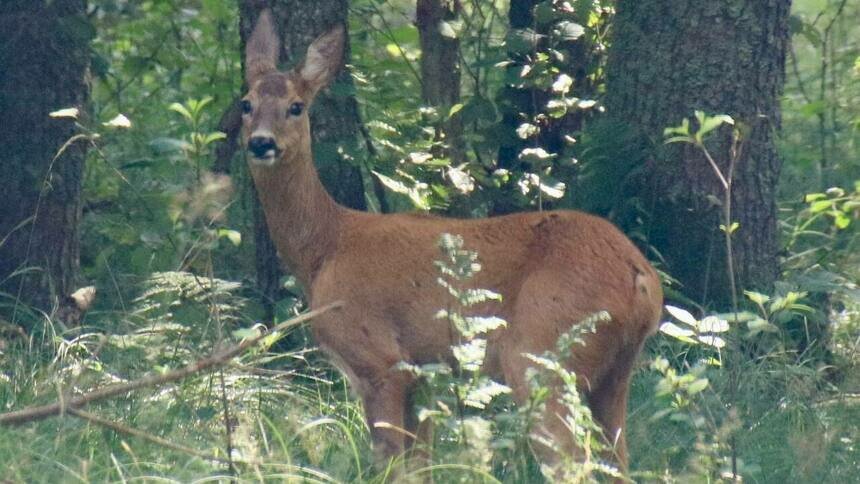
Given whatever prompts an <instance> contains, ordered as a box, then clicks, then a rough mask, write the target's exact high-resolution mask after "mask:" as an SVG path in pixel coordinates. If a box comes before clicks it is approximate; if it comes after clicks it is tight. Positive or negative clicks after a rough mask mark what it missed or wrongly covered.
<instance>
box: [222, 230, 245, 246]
mask: <svg viewBox="0 0 860 484" xmlns="http://www.w3.org/2000/svg"><path fill="white" fill-rule="evenodd" d="M218 237H225V238H226V239H227V240H229V241H230V242H231V243H232V244H233V245H234V246H236V247H239V245H241V244H242V234H241V233H240V232H239V231H238V230H231V229H218Z"/></svg>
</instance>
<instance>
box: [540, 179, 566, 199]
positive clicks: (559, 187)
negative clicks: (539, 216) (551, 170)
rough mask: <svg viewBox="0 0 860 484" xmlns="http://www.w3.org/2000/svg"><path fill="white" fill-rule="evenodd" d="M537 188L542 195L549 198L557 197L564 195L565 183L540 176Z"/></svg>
mask: <svg viewBox="0 0 860 484" xmlns="http://www.w3.org/2000/svg"><path fill="white" fill-rule="evenodd" d="M538 188H539V189H540V191H541V193H543V194H544V195H546V196H548V197H550V198H555V199H559V198H561V197H563V196H564V191H565V189H566V188H567V185H565V184H564V182H560V181H556V180H552V179H549V178H547V177H541V179H540V185H539V186H538Z"/></svg>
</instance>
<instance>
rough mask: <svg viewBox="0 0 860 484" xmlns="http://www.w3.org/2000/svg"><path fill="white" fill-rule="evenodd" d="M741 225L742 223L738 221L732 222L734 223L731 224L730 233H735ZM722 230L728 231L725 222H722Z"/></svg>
mask: <svg viewBox="0 0 860 484" xmlns="http://www.w3.org/2000/svg"><path fill="white" fill-rule="evenodd" d="M740 226H741V224H739V223H738V222H732V224H731V225H729V229H728V233H729V235H732V234H734V233H735V231H736V230H737V229H738V227H740ZM720 230H722V231H723V232H725V231H726V226H725V225H724V224H720Z"/></svg>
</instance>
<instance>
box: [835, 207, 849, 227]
mask: <svg viewBox="0 0 860 484" xmlns="http://www.w3.org/2000/svg"><path fill="white" fill-rule="evenodd" d="M833 217H834V220H833V224H834V225H836V228H837V229H845V228H848V226H849V225H851V219H850V218H849V217H848V216H847V215H845V213H844V212H840V211H838V210H834V213H833Z"/></svg>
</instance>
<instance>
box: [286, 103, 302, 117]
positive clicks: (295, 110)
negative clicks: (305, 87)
mask: <svg viewBox="0 0 860 484" xmlns="http://www.w3.org/2000/svg"><path fill="white" fill-rule="evenodd" d="M304 110H305V105H304V103H293V104H292V106H290V109H289V113H290V115H292V116H298V115H300V114H302V111H304Z"/></svg>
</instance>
